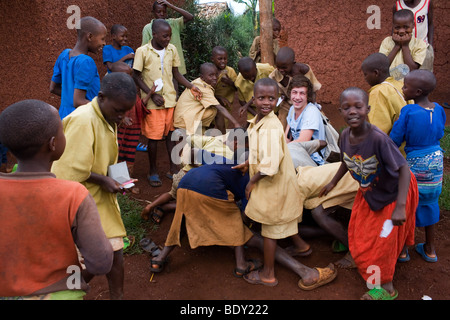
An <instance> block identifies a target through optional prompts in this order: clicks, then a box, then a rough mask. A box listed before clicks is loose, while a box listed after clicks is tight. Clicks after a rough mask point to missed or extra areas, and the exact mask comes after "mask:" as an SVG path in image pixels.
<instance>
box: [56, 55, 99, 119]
mask: <svg viewBox="0 0 450 320" xmlns="http://www.w3.org/2000/svg"><path fill="white" fill-rule="evenodd" d="M70 50H71V49H65V50H64V51H63V52H62V53H61V54H60V55H59V57H58V59H57V60H56V63H55V66H54V67H53V76H52V81H53V82H55V83H60V84H61V105H60V106H59V116H60V117H61V120H62V119H64V118H65V117H66V116H68V115H69V114H70V113H72V111H74V110H75V107H74V106H73V93H74V91H75V89H80V90H84V91H86V99H88V100H90V101H91V100H92V99H94V98H95V97H96V96H97V94H98V92H99V91H100V76H99V74H98V70H97V65H96V64H95V61H94V59H92V58H91V57H89V56H88V55H86V54H80V55H78V56H75V57H72V58H69V53H70Z"/></svg>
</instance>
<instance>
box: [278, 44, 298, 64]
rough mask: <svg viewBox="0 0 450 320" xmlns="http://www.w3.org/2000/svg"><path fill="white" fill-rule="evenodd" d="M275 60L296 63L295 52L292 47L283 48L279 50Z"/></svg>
mask: <svg viewBox="0 0 450 320" xmlns="http://www.w3.org/2000/svg"><path fill="white" fill-rule="evenodd" d="M275 60H277V61H278V60H279V62H281V61H283V62H285V61H289V62H290V61H292V62H295V52H294V50H293V49H292V48H291V47H281V48H280V50H278V53H277V57H276V59H275Z"/></svg>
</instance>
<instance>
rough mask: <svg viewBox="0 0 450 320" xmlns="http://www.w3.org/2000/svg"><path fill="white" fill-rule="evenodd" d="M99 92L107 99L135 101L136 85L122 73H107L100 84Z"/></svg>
mask: <svg viewBox="0 0 450 320" xmlns="http://www.w3.org/2000/svg"><path fill="white" fill-rule="evenodd" d="M100 91H101V92H102V93H103V95H104V96H105V97H108V98H119V97H120V98H123V99H125V100H127V101H131V100H133V99H134V100H136V94H137V89H136V84H135V83H134V80H133V78H132V77H131V76H130V75H128V74H126V73H124V72H111V73H108V74H107V75H106V76H105V77H104V78H103V80H102V82H101V84H100Z"/></svg>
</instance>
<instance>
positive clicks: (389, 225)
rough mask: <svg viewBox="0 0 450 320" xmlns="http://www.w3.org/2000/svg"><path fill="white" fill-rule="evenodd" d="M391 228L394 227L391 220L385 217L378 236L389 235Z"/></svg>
mask: <svg viewBox="0 0 450 320" xmlns="http://www.w3.org/2000/svg"><path fill="white" fill-rule="evenodd" d="M392 229H394V225H393V224H392V220H391V219H387V220H386V221H385V222H384V224H383V229H382V230H381V233H380V238H387V237H388V236H389V234H390V233H391V232H392Z"/></svg>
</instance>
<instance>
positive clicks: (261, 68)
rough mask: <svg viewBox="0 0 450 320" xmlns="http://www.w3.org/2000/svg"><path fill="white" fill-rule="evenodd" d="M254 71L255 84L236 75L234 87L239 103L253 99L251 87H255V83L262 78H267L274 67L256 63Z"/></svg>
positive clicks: (240, 75)
mask: <svg viewBox="0 0 450 320" xmlns="http://www.w3.org/2000/svg"><path fill="white" fill-rule="evenodd" d="M256 70H257V72H256V78H255V82H252V81H250V80H247V79H245V78H244V77H243V76H242V74H241V73H239V74H238V76H237V78H236V81H235V82H234V85H235V86H236V88H237V90H238V97H239V100H240V101H244V102H248V101H250V99H251V98H252V97H253V87H254V86H255V83H256V81H258V80H259V79H262V78H268V77H269V74H270V73H271V72H272V71H273V70H274V67H272V66H271V65H270V64H268V63H257V64H256Z"/></svg>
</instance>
